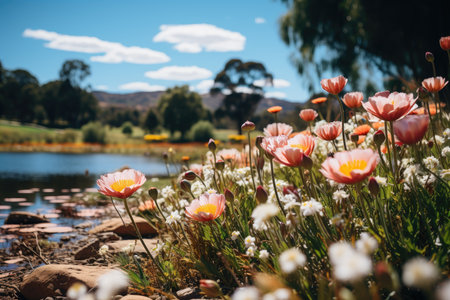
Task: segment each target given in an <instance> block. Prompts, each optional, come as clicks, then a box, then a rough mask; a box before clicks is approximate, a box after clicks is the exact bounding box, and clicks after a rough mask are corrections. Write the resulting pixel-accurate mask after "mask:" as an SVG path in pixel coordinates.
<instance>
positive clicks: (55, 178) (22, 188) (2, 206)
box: [0, 153, 174, 243]
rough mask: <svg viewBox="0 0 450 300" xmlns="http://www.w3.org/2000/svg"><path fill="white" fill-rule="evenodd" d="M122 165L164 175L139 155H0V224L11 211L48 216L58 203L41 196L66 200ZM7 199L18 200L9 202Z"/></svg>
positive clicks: (59, 220)
mask: <svg viewBox="0 0 450 300" xmlns="http://www.w3.org/2000/svg"><path fill="white" fill-rule="evenodd" d="M124 166H127V167H130V168H134V169H136V170H139V171H141V172H143V173H144V174H146V175H147V179H151V178H153V177H155V176H158V175H164V174H165V173H166V167H165V165H164V163H163V161H162V160H161V159H158V158H153V157H145V156H142V155H118V154H103V153H101V154H98V153H95V154H62V153H0V225H2V224H3V223H4V220H5V219H6V217H7V216H8V214H9V212H10V211H14V210H21V211H30V212H34V213H36V212H38V213H41V214H49V215H51V214H52V212H53V211H54V210H55V209H58V207H59V206H60V204H57V203H51V202H50V201H47V200H46V198H44V197H47V198H48V196H55V197H57V198H58V197H59V198H61V197H60V196H63V197H66V198H67V197H68V196H71V195H74V194H75V193H79V192H83V191H85V190H86V189H91V190H92V188H96V187H97V186H96V180H97V179H98V178H99V176H100V175H102V174H105V173H108V172H112V171H115V170H117V169H119V168H121V167H124ZM171 171H172V172H174V170H171ZM30 189H34V191H33V192H30V191H27V190H30ZM11 198H21V199H22V200H21V202H11ZM24 199H26V200H24ZM23 202H26V203H25V204H24V203H23ZM51 221H52V222H56V223H64V225H69V226H71V225H76V224H77V223H79V222H81V221H82V220H77V219H73V220H72V219H63V218H60V217H58V218H56V217H55V218H54V220H52V218H51ZM0 243H1V242H0Z"/></svg>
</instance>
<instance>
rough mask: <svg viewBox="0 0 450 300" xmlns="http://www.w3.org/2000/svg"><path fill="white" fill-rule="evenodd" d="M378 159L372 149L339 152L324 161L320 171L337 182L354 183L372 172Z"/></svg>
mask: <svg viewBox="0 0 450 300" xmlns="http://www.w3.org/2000/svg"><path fill="white" fill-rule="evenodd" d="M378 159H379V157H378V154H377V153H376V152H374V151H373V150H372V149H366V150H362V149H354V150H351V151H344V152H338V153H335V154H334V157H328V158H327V159H326V160H325V161H324V162H323V164H322V169H320V172H321V173H322V174H323V175H324V176H325V177H327V178H328V179H331V180H333V181H336V182H337V183H345V184H354V183H358V182H360V181H362V180H364V179H365V178H366V177H368V176H369V175H370V174H372V172H373V170H375V168H376V166H377V164H378Z"/></svg>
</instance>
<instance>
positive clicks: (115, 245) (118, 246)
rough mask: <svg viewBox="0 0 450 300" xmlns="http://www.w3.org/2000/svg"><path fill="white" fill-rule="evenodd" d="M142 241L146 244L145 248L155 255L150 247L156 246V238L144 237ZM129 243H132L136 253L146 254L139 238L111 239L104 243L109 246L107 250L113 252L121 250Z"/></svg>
mask: <svg viewBox="0 0 450 300" xmlns="http://www.w3.org/2000/svg"><path fill="white" fill-rule="evenodd" d="M144 243H145V245H146V246H147V248H148V249H149V250H150V252H151V253H152V255H155V254H156V253H154V252H153V251H152V249H153V248H154V247H155V246H156V244H157V243H158V240H157V239H144ZM130 244H133V245H134V251H133V252H134V253H137V254H147V252H146V251H145V249H144V246H142V244H141V241H139V240H136V241H134V240H120V241H112V242H107V243H106V245H107V246H108V247H109V251H111V252H113V253H118V252H121V251H122V249H123V248H127V247H128V246H129V245H130Z"/></svg>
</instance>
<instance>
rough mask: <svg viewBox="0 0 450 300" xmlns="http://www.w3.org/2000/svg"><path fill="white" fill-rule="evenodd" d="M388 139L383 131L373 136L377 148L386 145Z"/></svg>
mask: <svg viewBox="0 0 450 300" xmlns="http://www.w3.org/2000/svg"><path fill="white" fill-rule="evenodd" d="M385 139H386V136H385V135H384V132H383V130H381V129H380V130H378V131H377V132H375V133H374V134H373V141H374V143H375V145H377V147H380V146H381V144H383V143H384V140H385Z"/></svg>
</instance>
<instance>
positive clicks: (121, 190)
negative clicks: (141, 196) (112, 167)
mask: <svg viewBox="0 0 450 300" xmlns="http://www.w3.org/2000/svg"><path fill="white" fill-rule="evenodd" d="M146 180H147V179H146V178H145V175H144V174H142V173H141V172H139V171H136V170H133V169H126V170H123V171H119V172H115V173H109V174H106V175H102V176H101V177H100V179H98V180H97V185H98V186H99V189H98V191H99V192H100V193H102V194H103V195H105V196H111V197H117V198H120V199H125V198H128V197H130V196H131V195H132V194H133V193H134V192H136V190H137V189H139V188H140V187H141V186H142V185H143V184H144V183H145V181H146Z"/></svg>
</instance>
